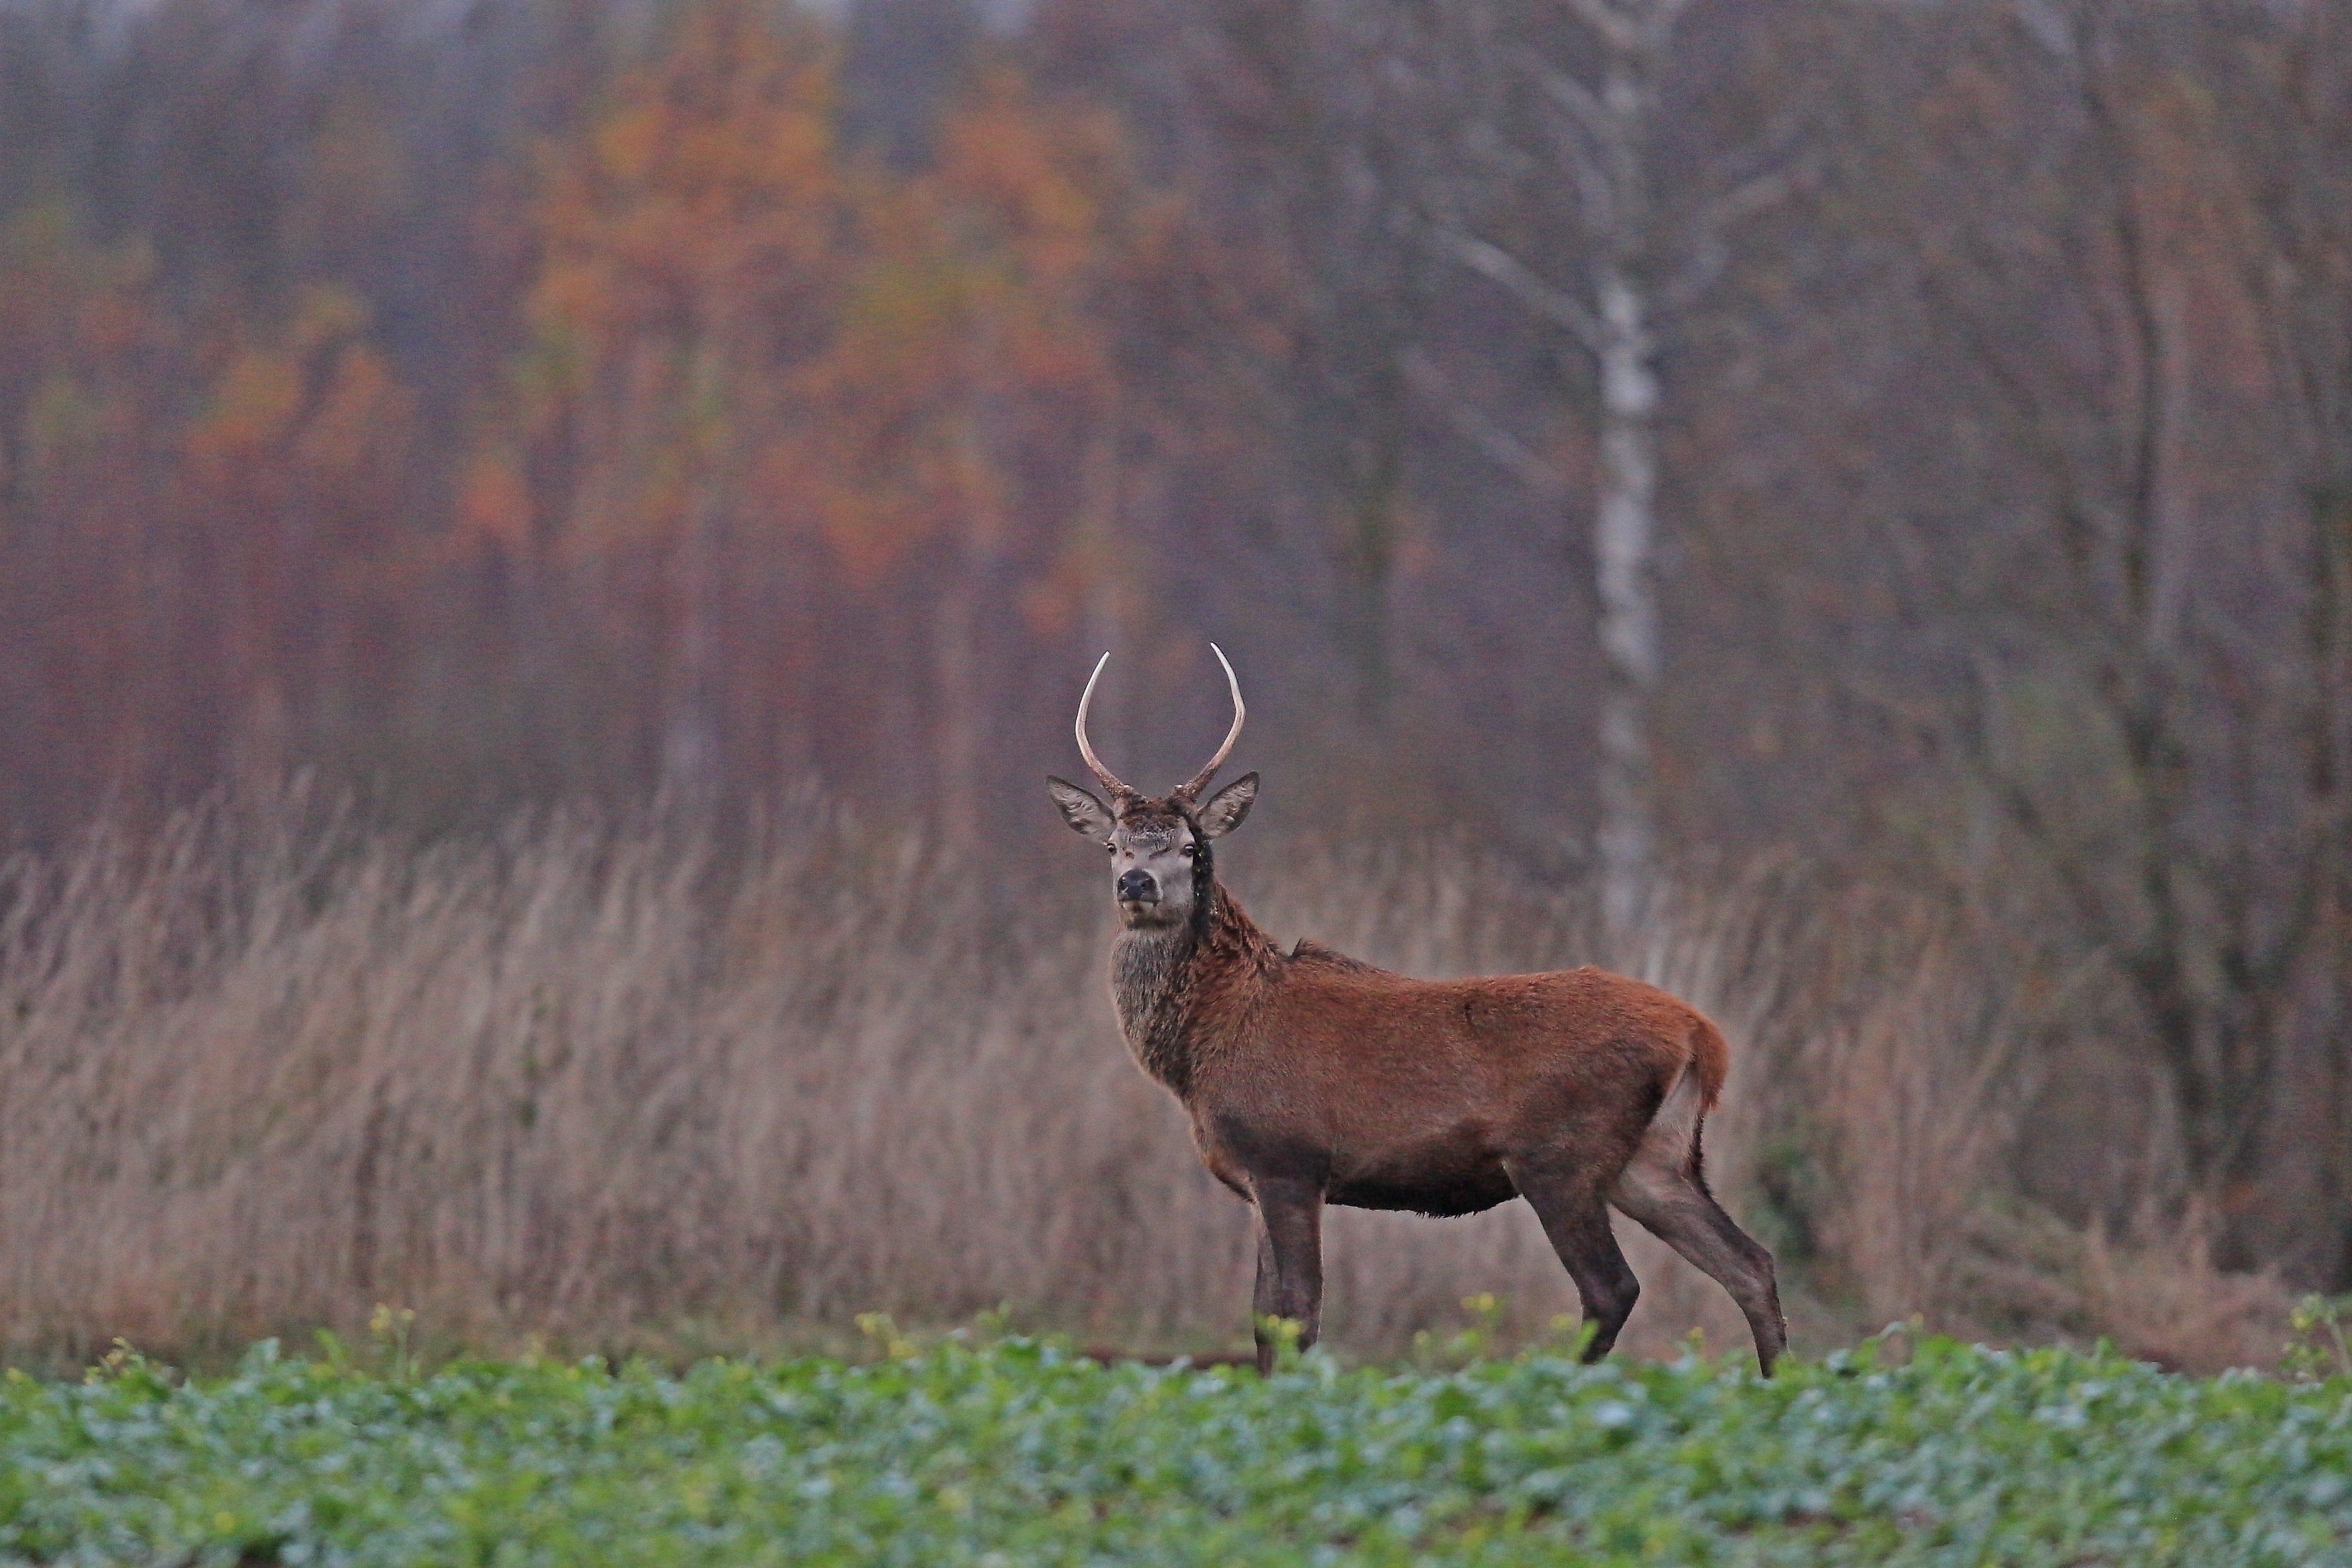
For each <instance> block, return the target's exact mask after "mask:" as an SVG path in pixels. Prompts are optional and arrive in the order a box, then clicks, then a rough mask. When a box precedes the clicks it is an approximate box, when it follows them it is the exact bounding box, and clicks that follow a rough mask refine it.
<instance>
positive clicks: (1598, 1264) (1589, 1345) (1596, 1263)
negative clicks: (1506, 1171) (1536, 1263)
mask: <svg viewBox="0 0 2352 1568" xmlns="http://www.w3.org/2000/svg"><path fill="white" fill-rule="evenodd" d="M1511 1179H1512V1180H1513V1181H1514V1182H1516V1183H1517V1184H1518V1188H1519V1195H1520V1196H1521V1197H1524V1198H1526V1199H1527V1200H1528V1207H1530V1208H1532V1209H1534V1210H1535V1211H1536V1217H1537V1218H1538V1219H1539V1220H1541V1221H1543V1227H1544V1235H1545V1236H1546V1237H1549V1239H1550V1241H1551V1249H1552V1250H1553V1251H1554V1252H1557V1253H1559V1260H1560V1262H1562V1263H1563V1264H1565V1265H1567V1266H1568V1277H1569V1278H1570V1279H1573V1280H1575V1281H1576V1294H1577V1299H1578V1300H1580V1301H1582V1302H1583V1303H1584V1321H1586V1322H1588V1323H1590V1324H1591V1325H1592V1338H1591V1340H1590V1341H1588V1342H1586V1344H1585V1347H1584V1359H1585V1360H1586V1361H1588V1362H1594V1361H1599V1360H1600V1359H1601V1357H1602V1356H1605V1355H1607V1354H1608V1353H1609V1349H1610V1347H1611V1346H1612V1345H1614V1344H1615V1343H1616V1342H1617V1336H1618V1334H1619V1333H1621V1332H1622V1331H1623V1330H1624V1327H1625V1320H1626V1319H1627V1318H1630V1317H1632V1316H1633V1303H1634V1302H1635V1301H1636V1300H1639V1299H1640V1298H1641V1294H1642V1282H1641V1281H1640V1280H1639V1279H1635V1278H1633V1266H1632V1265H1631V1264H1629V1263H1627V1262H1626V1261H1625V1254H1624V1252H1623V1251H1622V1249H1621V1248H1620V1247H1618V1245H1617V1236H1616V1233H1615V1232H1614V1231H1612V1230H1611V1229H1610V1227H1609V1205H1606V1204H1605V1203H1603V1202H1602V1201H1601V1193H1600V1190H1599V1187H1598V1186H1597V1185H1596V1184H1595V1183H1594V1182H1593V1181H1592V1179H1591V1177H1590V1176H1589V1175H1587V1174H1586V1173H1583V1172H1580V1171H1571V1172H1558V1173H1555V1172H1549V1171H1546V1170H1544V1169H1542V1168H1541V1167H1539V1166H1538V1167H1534V1168H1527V1167H1518V1168H1514V1169H1513V1170H1512V1172H1511Z"/></svg>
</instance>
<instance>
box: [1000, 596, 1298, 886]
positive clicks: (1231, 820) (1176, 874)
mask: <svg viewBox="0 0 2352 1568" xmlns="http://www.w3.org/2000/svg"><path fill="white" fill-rule="evenodd" d="M1209 651H1210V652H1212V653H1213V654H1215V655H1216V656H1217V662H1218V663H1219V664H1221V665H1223V666H1224V668H1225V684H1226V686H1227V687H1228V688H1230V689H1231V690H1232V692H1233V698H1234V723H1233V728H1232V729H1230V730H1227V731H1225V739H1224V743H1223V744H1222V745H1220V746H1219V747H1218V748H1217V752H1216V754H1215V755H1214V756H1213V757H1211V758H1210V759H1209V760H1208V762H1207V763H1205V764H1204V765H1203V766H1202V769H1201V771H1200V772H1199V773H1194V774H1193V775H1192V777H1191V778H1190V779H1189V780H1187V781H1186V782H1184V783H1183V784H1178V785H1177V786H1176V787H1175V789H1173V790H1172V791H1171V792H1170V793H1169V794H1167V795H1160V796H1158V797H1156V798H1155V797H1151V796H1148V795H1144V794H1143V793H1142V792H1140V791H1139V790H1134V789H1130V788H1129V787H1128V786H1127V785H1126V784H1121V783H1120V782H1119V781H1118V776H1117V775H1116V774H1114V773H1112V772H1111V771H1110V770H1109V769H1108V768H1107V767H1105V766H1103V764H1102V759H1100V758H1099V757H1097V756H1096V755H1095V749H1094V746H1093V744H1092V743H1091V742H1088V741H1087V706H1088V705H1089V704H1090V703H1092V702H1093V700H1094V696H1095V683H1096V682H1097V681H1098V680H1100V679H1102V672H1103V666H1104V665H1107V664H1108V663H1109V662H1110V655H1108V654H1105V655H1103V656H1102V658H1100V659H1099V660H1097V662H1096V664H1095V672H1094V674H1092V675H1090V676H1088V677H1087V689H1086V690H1085V692H1084V693H1083V694H1081V695H1080V697H1079V698H1078V721H1077V726H1076V728H1077V737H1078V755H1079V756H1080V757H1082V758H1084V759H1085V761H1086V764H1087V768H1088V769H1089V770H1091V771H1092V772H1093V773H1094V775H1095V777H1096V778H1097V779H1098V780H1100V781H1101V783H1102V787H1103V793H1104V794H1105V795H1108V796H1109V797H1110V799H1109V800H1108V803H1106V802H1105V801H1103V800H1102V799H1100V798H1098V797H1097V795H1095V793H1094V792H1093V791H1092V790H1088V789H1084V788H1081V787H1080V786H1079V785H1077V784H1072V783H1070V782H1069V781H1068V780H1067V779H1060V778H1055V777H1053V776H1051V775H1050V774H1049V775H1047V777H1046V780H1045V787H1046V788H1047V789H1048V790H1050V791H1051V792H1052V793H1053V796H1054V804H1055V805H1056V806H1059V807H1060V808H1061V812H1062V819H1063V820H1064V821H1065V822H1067V823H1068V824H1069V825H1070V826H1071V827H1072V828H1074V829H1076V831H1077V832H1079V833H1083V834H1085V835H1086V836H1087V837H1088V838H1091V839H1093V840H1094V841H1095V842H1096V843H1097V844H1100V845H1101V846H1102V847H1104V848H1105V849H1107V850H1108V851H1109V853H1110V863H1111V897H1112V899H1113V900H1115V901H1116V902H1117V904H1118V918H1119V919H1120V920H1121V921H1125V922H1126V924H1127V925H1128V926H1129V928H1130V929H1135V930H1145V929H1151V928H1175V927H1179V926H1182V925H1185V924H1187V923H1188V922H1194V923H1197V922H1200V921H1206V919H1207V918H1208V915H1209V906H1210V900H1211V889H1213V888H1214V886H1215V885H1216V869H1215V865H1214V861H1213V857H1212V855H1211V852H1210V848H1209V843H1210V840H1212V839H1214V838H1221V837H1224V836H1225V835H1226V834H1228V833H1231V832H1232V831H1233V830H1234V828H1236V827H1239V826H1241V825H1242V818H1243V817H1244V816H1248V815H1249V808H1250V805H1251V803H1253V802H1254V801H1255V800H1256V799H1257V774H1255V773H1244V774H1243V775H1242V776H1241V777H1240V778H1237V779H1235V780H1234V782H1233V783H1231V784H1227V785H1226V786H1225V787H1224V788H1223V789H1221V790H1219V791H1218V792H1217V793H1216V794H1215V795H1211V796H1210V797H1209V798H1208V799H1207V800H1206V801H1205V802H1204V801H1202V799H1201V792H1202V790H1204V789H1207V788H1208V787H1209V781H1210V780H1211V779H1213V778H1214V777H1216V773H1217V770H1218V769H1219V768H1221V767H1223V766H1224V763H1225V759H1226V758H1227V757H1229V756H1231V755H1233V751H1234V742H1236V741H1238V740H1240V739H1241V735H1242V720H1243V718H1244V715H1245V714H1246V713H1247V711H1248V710H1246V709H1245V708H1244V707H1243V706H1242V683H1241V681H1240V679H1238V678H1236V677H1235V676H1234V667H1233V663H1232V661H1231V660H1229V659H1227V658H1225V651H1224V649H1223V648H1221V647H1218V646H1217V645H1216V644H1214V643H1211V644H1210V645H1209Z"/></svg>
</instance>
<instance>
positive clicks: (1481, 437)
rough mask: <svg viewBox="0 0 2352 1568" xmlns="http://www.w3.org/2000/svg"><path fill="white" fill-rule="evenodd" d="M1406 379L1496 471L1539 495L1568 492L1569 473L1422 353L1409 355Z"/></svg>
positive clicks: (1405, 364)
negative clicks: (1498, 420) (1513, 431)
mask: <svg viewBox="0 0 2352 1568" xmlns="http://www.w3.org/2000/svg"><path fill="white" fill-rule="evenodd" d="M1404 377H1405V383H1406V384H1407V385H1409V386H1411V387H1412V390H1413V392H1414V393H1415V395H1418V396H1419V397H1420V398H1421V399H1422V400H1423V402H1425V403H1427V404H1428V405H1430V406H1431V407H1432V408H1433V409H1435V410H1436V411H1437V413H1438V415H1439V416H1440V417H1441V418H1443V419H1444V421H1445V422H1446V424H1448V425H1450V426H1453V428H1454V431H1455V433H1457V434H1458V435H1460V436H1461V437H1464V438H1465V440H1467V441H1468V442H1469V443H1470V444H1471V445H1472V446H1474V447H1477V448H1478V449H1479V450H1480V451H1481V452H1484V453H1485V454H1486V457H1487V458H1489V459H1490V460H1491V461H1492V462H1493V463H1494V464H1495V466H1496V468H1501V469H1503V470H1504V471H1505V472H1506V473H1508V474H1509V475H1510V476H1511V477H1512V478H1514V479H1517V480H1518V481H1519V482H1520V483H1521V484H1523V485H1525V486H1527V487H1528V489H1531V490H1533V491H1535V492H1536V493H1537V494H1538V495H1543V496H1555V495H1559V494H1560V493H1562V492H1563V491H1565V490H1566V489H1568V476H1567V475H1566V474H1563V473H1561V472H1560V471H1559V468H1558V467H1557V466H1555V465H1553V464H1551V463H1548V462H1546V461H1544V459H1543V458H1539V457H1538V456H1537V455H1536V454H1535V452H1534V450H1533V449H1531V448H1530V447H1528V445H1527V443H1526V442H1524V441H1522V440H1520V439H1519V438H1518V437H1517V436H1515V435H1513V434H1511V432H1510V431H1508V430H1507V429H1505V428H1504V427H1503V426H1501V425H1500V424H1498V423H1496V420H1495V419H1494V418H1493V417H1492V416H1489V415H1488V414H1487V413H1486V411H1485V410H1484V409H1482V408H1480V407H1479V406H1478V405H1477V404H1476V403H1475V401H1473V400H1472V399H1471V398H1469V397H1468V396H1466V395H1464V394H1463V393H1462V391H1461V389H1459V388H1458V387H1456V386H1455V385H1454V382H1453V379H1452V378H1451V377H1449V376H1448V375H1447V374H1445V373H1444V371H1443V370H1441V369H1440V368H1438V365H1437V363H1436V362H1435V361H1433V360H1432V359H1431V358H1430V357H1429V356H1428V355H1427V354H1425V353H1423V352H1422V351H1421V350H1419V349H1413V350H1410V351H1408V352H1407V353H1406V354H1405V356H1404Z"/></svg>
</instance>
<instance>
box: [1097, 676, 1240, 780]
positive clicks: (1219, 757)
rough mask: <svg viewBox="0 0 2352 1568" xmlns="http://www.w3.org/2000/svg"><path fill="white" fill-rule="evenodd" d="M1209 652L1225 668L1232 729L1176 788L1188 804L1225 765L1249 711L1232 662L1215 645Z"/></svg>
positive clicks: (1226, 732) (1238, 738)
mask: <svg viewBox="0 0 2352 1568" xmlns="http://www.w3.org/2000/svg"><path fill="white" fill-rule="evenodd" d="M1209 651H1210V652H1211V653H1213V654H1215V655H1216V656H1217V662H1218V663H1219V664H1222V665H1223V666H1224V667H1225V685H1226V686H1227V687H1228V688H1230V689H1232V691H1233V694H1234V727H1233V728H1232V729H1230V730H1228V731H1225V742H1224V744H1223V745H1221V746H1219V747H1218V748H1217V754H1216V755H1215V756H1213V757H1211V758H1210V759H1209V761H1208V763H1207V765H1206V766H1204V767H1202V770H1201V771H1200V772H1199V773H1194V774H1193V775H1192V779H1191V780H1190V781H1189V782H1188V783H1185V784H1179V785H1177V786H1176V793H1177V795H1179V796H1181V798H1182V799H1183V800H1185V801H1186V802H1188V803H1190V802H1192V801H1194V800H1197V799H1199V798H1200V795H1201V792H1202V790H1204V789H1206V788H1208V787H1209V781H1210V780H1211V779H1213V778H1215V777H1216V776H1217V770H1218V769H1219V768H1222V767H1223V766H1224V765H1225V759H1226V758H1227V757H1230V756H1232V755H1233V754H1234V742H1235V741H1238V740H1240V739H1241V738H1242V721H1243V720H1244V719H1245V718H1247V717H1248V716H1249V710H1248V709H1246V708H1244V707H1243V706H1242V683H1241V678H1240V677H1238V676H1236V675H1235V674H1234V664H1233V660H1231V659H1229V658H1226V657H1225V650H1224V649H1223V648H1221V647H1218V646H1217V645H1216V644H1215V643H1211V644H1210V645H1209ZM1105 657H1108V656H1107V655H1106V656H1105Z"/></svg>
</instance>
